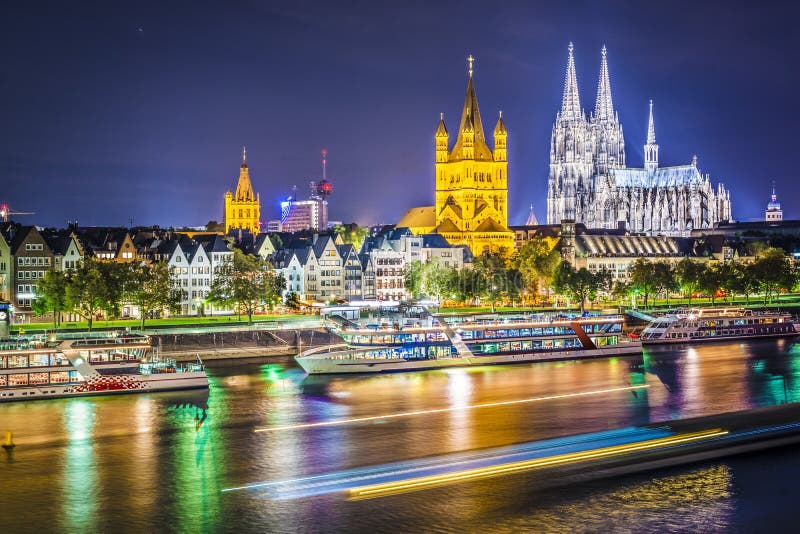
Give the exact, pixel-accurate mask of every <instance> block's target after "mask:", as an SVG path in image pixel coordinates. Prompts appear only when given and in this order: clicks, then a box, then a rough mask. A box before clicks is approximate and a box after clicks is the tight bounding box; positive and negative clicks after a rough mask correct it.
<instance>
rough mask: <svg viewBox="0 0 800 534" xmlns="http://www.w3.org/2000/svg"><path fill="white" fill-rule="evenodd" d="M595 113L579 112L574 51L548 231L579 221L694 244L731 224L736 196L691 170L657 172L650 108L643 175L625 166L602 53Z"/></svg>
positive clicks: (554, 154)
mask: <svg viewBox="0 0 800 534" xmlns="http://www.w3.org/2000/svg"><path fill="white" fill-rule="evenodd" d="M601 56H602V57H601V63H600V77H599V81H598V84H597V98H596V101H595V109H594V112H593V113H592V114H590V115H589V117H588V118H587V117H586V115H585V114H584V112H583V109H582V108H581V103H580V95H579V92H578V81H577V76H576V73H575V59H574V55H573V46H572V43H570V45H569V57H568V60H567V70H566V76H565V81H564V94H563V97H562V101H561V109H560V110H559V112H558V113H557V114H556V120H555V124H554V125H553V129H552V134H551V140H550V171H549V176H548V188H547V223H548V224H559V223H560V222H561V221H562V220H564V219H568V220H574V221H575V222H577V223H583V224H585V225H586V226H587V227H589V228H616V227H617V225H618V223H619V222H620V221H624V222H625V224H626V226H627V228H628V230H630V231H631V232H636V233H647V234H650V235H656V234H662V235H671V236H688V235H689V234H690V233H691V231H692V230H695V229H699V228H712V227H713V226H714V225H715V224H717V223H719V222H724V221H729V220H730V219H731V201H730V192H729V191H728V190H727V189H726V188H725V186H723V185H722V184H718V185H717V187H716V188H715V187H714V186H713V185H712V183H711V180H710V177H709V175H708V174H705V175H703V174H702V173H701V172H700V170H699V169H698V167H697V157H696V156H695V157H694V158H692V162H691V163H690V164H685V165H677V166H671V167H663V166H660V165H659V159H658V150H659V145H658V144H657V143H656V134H655V122H654V120H653V102H652V101H650V114H649V118H648V128H647V141H646V143H645V145H644V147H643V148H644V167H643V168H632V167H628V166H627V165H626V163H625V139H624V134H623V128H622V124H621V123H620V121H619V116H618V114H617V111H616V110H615V109H614V104H613V99H612V92H611V81H610V75H609V70H608V61H607V52H606V48H605V47H603V49H602V54H601Z"/></svg>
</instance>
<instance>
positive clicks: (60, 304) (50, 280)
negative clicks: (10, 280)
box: [32, 269, 69, 327]
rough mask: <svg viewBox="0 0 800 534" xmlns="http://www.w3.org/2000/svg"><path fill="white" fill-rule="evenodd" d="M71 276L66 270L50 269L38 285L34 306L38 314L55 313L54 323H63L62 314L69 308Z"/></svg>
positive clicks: (57, 324) (56, 324)
mask: <svg viewBox="0 0 800 534" xmlns="http://www.w3.org/2000/svg"><path fill="white" fill-rule="evenodd" d="M68 283H69V277H68V275H67V273H65V272H64V271H59V270H56V269H50V270H49V271H46V272H45V273H44V277H43V278H41V279H40V280H39V283H38V284H37V285H36V300H34V301H33V304H32V307H33V311H34V313H36V315H44V314H46V313H50V312H52V313H53V324H54V325H55V326H56V327H58V326H59V325H60V324H61V314H62V313H63V312H65V311H67V310H68V309H69V302H68V301H67V285H68Z"/></svg>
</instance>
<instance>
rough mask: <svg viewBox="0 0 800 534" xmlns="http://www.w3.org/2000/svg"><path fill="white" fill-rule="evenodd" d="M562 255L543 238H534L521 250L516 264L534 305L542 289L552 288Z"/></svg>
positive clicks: (516, 257)
mask: <svg viewBox="0 0 800 534" xmlns="http://www.w3.org/2000/svg"><path fill="white" fill-rule="evenodd" d="M560 263H561V255H560V254H559V252H558V251H557V250H555V249H554V248H553V247H551V246H550V245H549V244H548V243H547V241H546V240H545V239H544V238H542V237H534V238H533V239H531V240H530V241H527V242H526V243H525V244H524V245H523V246H522V248H520V249H519V251H518V253H517V255H516V256H515V258H514V264H515V267H516V268H517V269H519V272H520V274H521V275H522V281H523V282H524V284H525V289H526V291H527V292H528V293H529V294H531V295H532V296H533V301H534V303H535V302H536V297H537V294H538V293H539V291H540V290H541V288H542V287H550V286H552V284H553V277H554V276H555V273H556V269H558V266H559V264H560Z"/></svg>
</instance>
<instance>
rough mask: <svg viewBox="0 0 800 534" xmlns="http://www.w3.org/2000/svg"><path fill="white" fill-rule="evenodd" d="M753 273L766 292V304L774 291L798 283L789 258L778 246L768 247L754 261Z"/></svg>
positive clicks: (760, 286)
mask: <svg viewBox="0 0 800 534" xmlns="http://www.w3.org/2000/svg"><path fill="white" fill-rule="evenodd" d="M752 269H753V271H752V272H753V275H754V278H755V280H756V281H757V283H758V286H759V289H760V290H761V291H762V292H763V293H764V305H765V306H766V305H767V302H768V301H769V300H770V298H771V296H772V294H773V293H777V292H778V291H780V290H781V289H786V290H789V289H791V288H792V287H794V285H795V283H796V275H795V272H794V270H793V269H792V266H791V263H790V262H789V259H788V258H787V257H786V256H785V254H784V253H783V251H782V250H781V249H778V248H768V249H766V250H764V252H763V253H762V254H761V256H759V257H758V258H757V259H756V260H755V261H754V262H753V267H752Z"/></svg>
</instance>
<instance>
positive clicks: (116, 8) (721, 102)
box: [0, 1, 800, 226]
mask: <svg viewBox="0 0 800 534" xmlns="http://www.w3.org/2000/svg"><path fill="white" fill-rule="evenodd" d="M2 12H3V17H2V21H0V28H1V29H2V30H1V31H0V50H2V53H1V54H2V58H3V61H2V68H1V69H0V125H2V126H1V127H0V128H1V129H0V200H3V201H6V202H9V203H10V204H11V205H12V207H13V208H15V209H17V210H19V211H35V212H36V215H35V216H33V217H25V218H20V219H19V220H20V221H26V222H28V221H30V222H32V223H36V224H40V225H58V226H61V225H64V224H65V222H66V221H67V220H69V219H78V220H79V222H80V223H81V224H87V225H89V224H93V225H116V224H127V221H128V219H129V218H130V217H133V218H134V219H135V221H136V224H160V225H162V226H169V225H183V224H186V225H201V224H204V223H205V222H206V221H208V220H209V219H221V211H222V198H223V194H224V192H225V190H226V189H228V188H233V187H235V181H236V178H237V176H238V166H239V163H240V158H241V147H242V145H243V144H246V145H247V147H248V150H247V154H248V164H249V166H250V170H251V177H252V180H253V185H254V187H255V189H256V190H257V191H258V192H260V193H261V199H262V214H263V217H262V218H263V219H264V220H266V219H270V218H275V217H277V214H278V209H277V208H278V201H279V199H280V197H282V196H284V195H286V194H287V192H288V191H289V189H290V187H291V185H292V184H296V185H297V186H298V190H299V192H300V193H302V194H305V193H306V191H307V183H308V181H309V180H311V179H315V178H318V177H319V175H320V173H321V165H320V160H319V153H320V150H321V149H322V148H327V149H328V154H329V157H328V161H329V163H328V175H329V178H330V179H331V180H332V181H333V182H334V183H335V186H336V191H335V192H334V195H333V196H332V197H331V199H330V203H331V218H332V219H337V220H344V221H346V222H347V221H352V220H355V221H358V222H360V223H363V224H367V223H377V222H387V223H388V222H394V221H396V220H397V218H399V216H400V215H401V214H402V213H403V212H404V211H405V210H406V209H407V208H408V207H411V206H415V205H425V204H430V203H432V198H433V164H432V162H433V148H434V143H433V132H434V129H435V127H436V123H437V119H438V116H439V112H444V113H445V120H446V122H447V125H448V127H449V129H450V131H451V135H452V134H453V133H454V131H455V130H456V128H457V124H456V122H457V118H458V114H459V112H460V106H461V104H462V102H463V98H464V91H465V88H466V82H467V68H466V61H465V58H466V56H467V54H468V53H472V54H473V55H474V56H475V57H476V58H477V61H476V64H475V84H476V90H477V94H478V99H479V102H480V106H481V113H482V116H483V120H484V123H485V124H486V125H487V128H488V129H490V130H491V129H492V127H493V126H494V123H495V120H496V116H497V111H498V110H501V109H502V110H503V118H504V119H505V122H506V125H507V127H508V131H509V141H508V143H509V161H510V163H509V177H510V180H509V184H510V185H509V188H510V195H509V196H510V199H511V200H510V206H511V209H510V211H509V214H510V219H511V223H512V224H521V223H522V222H523V221H524V220H525V218H526V216H527V211H528V205H529V204H530V203H533V204H534V206H535V208H536V213H537V215H538V217H539V219H540V220H544V218H545V215H546V214H545V211H546V203H545V197H546V181H547V164H548V151H549V143H550V129H551V126H552V123H553V119H554V117H555V113H556V111H557V110H558V107H559V105H560V101H561V91H562V87H563V76H564V69H565V65H566V58H567V44H568V42H569V41H570V40H572V41H573V42H574V43H575V54H576V64H577V69H578V83H579V86H580V90H581V100H582V101H581V103H582V105H583V107H584V109H586V110H587V112H588V111H589V110H591V109H592V108H593V107H594V98H595V91H596V87H597V75H598V70H599V64H600V48H601V46H602V45H603V44H606V45H607V47H608V54H609V56H608V57H609V69H610V72H611V85H612V89H613V93H614V104H615V106H616V108H617V110H618V111H619V116H620V119H621V121H622V123H623V127H624V130H625V141H626V145H627V156H628V163H629V165H640V164H641V161H642V153H641V152H642V149H641V146H642V144H643V143H644V140H645V135H646V126H647V122H646V121H647V102H648V99H650V98H653V100H654V101H655V121H656V134H657V139H658V143H659V145H660V147H661V148H660V154H659V156H660V157H659V160H660V162H661V163H662V165H670V164H681V163H688V162H689V161H690V160H691V157H692V154H694V153H696V154H697V155H698V157H699V166H700V168H701V170H702V171H703V172H707V173H710V174H711V176H712V180H713V181H715V182H716V181H723V182H724V183H725V184H726V185H728V186H729V188H730V189H731V190H732V201H733V211H734V216H735V217H736V218H738V219H740V220H747V219H752V218H759V217H762V216H763V209H764V207H765V205H766V202H767V201H768V197H769V188H770V185H769V184H770V182H771V181H772V180H775V181H776V182H777V186H778V194H779V198H780V200H781V201H782V202H783V204H784V210H785V212H786V213H785V216H786V217H787V218H797V217H800V212H799V211H798V210H799V209H800V208H798V206H797V203H796V202H795V201H794V198H795V197H796V194H797V193H798V192H800V185H798V183H797V182H798V180H797V167H798V165H797V163H796V158H797V154H798V149H797V144H798V141H797V134H796V131H797V127H798V124H800V112H798V109H797V105H796V102H797V98H796V95H795V92H796V91H797V87H798V81H800V68H798V67H800V48H798V46H797V43H796V42H795V41H796V40H795V39H794V34H795V33H796V21H797V18H798V8H796V7H792V6H791V5H790V4H789V3H786V4H783V3H774V4H770V3H769V2H757V3H756V2H753V4H752V5H751V6H750V7H743V8H740V7H736V5H735V3H732V2H720V3H715V2H704V1H698V2H686V3H681V2H669V1H665V2H645V3H643V2H621V3H613V2H598V1H594V2H588V3H583V2H578V1H571V2H542V3H539V4H536V3H534V2H519V3H516V2H497V1H495V2H488V1H487V2H483V3H470V2H452V3H445V2H420V3H415V2H363V3H362V2H303V1H287V2H260V1H232V2H225V3H222V2H220V3H209V2H185V3H184V2H171V1H163V2H151V3H146V2H131V3H127V2H98V3H96V4H92V3H89V2H75V3H72V2H57V3H53V4H47V3H42V2H23V1H19V2H14V3H6V4H5V5H4V7H3V10H2Z"/></svg>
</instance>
